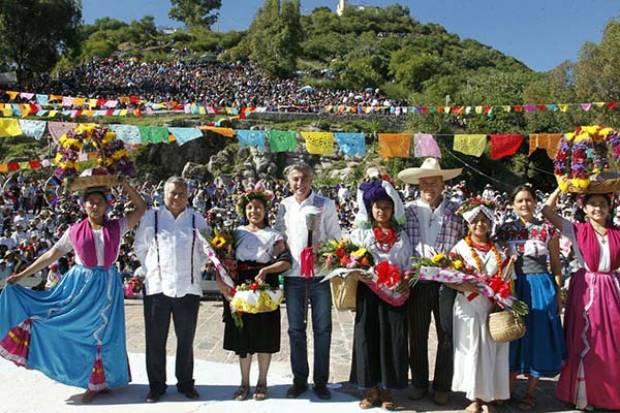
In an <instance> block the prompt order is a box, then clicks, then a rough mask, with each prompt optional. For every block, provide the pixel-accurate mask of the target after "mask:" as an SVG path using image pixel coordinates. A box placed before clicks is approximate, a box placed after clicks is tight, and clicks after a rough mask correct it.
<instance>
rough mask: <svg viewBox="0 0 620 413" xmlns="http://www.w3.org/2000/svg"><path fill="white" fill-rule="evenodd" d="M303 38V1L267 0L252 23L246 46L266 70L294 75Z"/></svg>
mask: <svg viewBox="0 0 620 413" xmlns="http://www.w3.org/2000/svg"><path fill="white" fill-rule="evenodd" d="M302 38H303V30H302V27H301V12H300V3H299V0H265V2H264V3H263V5H262V6H261V8H260V9H259V10H258V13H257V14H256V18H255V19H254V21H253V22H252V25H251V26H250V29H249V31H248V38H247V45H245V46H244V48H247V49H246V50H248V49H249V54H248V56H249V58H250V59H251V60H252V61H254V62H256V63H257V64H258V66H259V67H260V68H262V69H263V70H265V71H267V72H268V73H270V74H272V75H276V76H280V77H290V76H292V75H293V74H294V73H295V70H296V68H297V57H298V56H299V54H300V42H301V40H302ZM239 49H240V50H239V51H243V48H239Z"/></svg>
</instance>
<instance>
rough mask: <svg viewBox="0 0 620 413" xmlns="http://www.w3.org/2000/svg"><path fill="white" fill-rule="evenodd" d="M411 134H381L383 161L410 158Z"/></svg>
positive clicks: (380, 144)
mask: <svg viewBox="0 0 620 413" xmlns="http://www.w3.org/2000/svg"><path fill="white" fill-rule="evenodd" d="M412 138H413V135H412V134H411V133H380V134H379V153H380V154H381V157H382V158H383V159H388V158H394V157H397V158H408V157H409V154H410V153H411V139H412Z"/></svg>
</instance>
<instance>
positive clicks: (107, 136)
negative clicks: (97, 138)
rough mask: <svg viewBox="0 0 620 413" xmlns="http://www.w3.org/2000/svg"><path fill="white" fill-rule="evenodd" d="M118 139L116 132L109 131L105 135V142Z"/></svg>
mask: <svg viewBox="0 0 620 413" xmlns="http://www.w3.org/2000/svg"><path fill="white" fill-rule="evenodd" d="M115 139H116V134H115V133H114V132H111V131H108V132H106V134H105V135H103V143H110V142H112V141H113V140H115Z"/></svg>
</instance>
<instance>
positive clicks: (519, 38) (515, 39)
mask: <svg viewBox="0 0 620 413" xmlns="http://www.w3.org/2000/svg"><path fill="white" fill-rule="evenodd" d="M82 3H83V15H84V21H85V22H87V23H92V22H93V21H95V19H97V18H99V17H104V16H110V17H114V18H117V19H120V20H125V21H130V20H132V19H139V18H140V17H142V16H144V15H146V14H150V15H153V16H155V20H156V22H157V24H158V25H161V26H178V25H179V24H178V23H177V22H174V21H172V20H170V19H169V18H168V10H169V8H170V2H169V0H105V1H101V0H82ZM222 3H223V6H222V9H221V10H220V20H219V22H218V23H217V24H216V26H215V29H217V30H221V31H227V30H243V29H245V28H247V27H248V25H249V24H250V22H251V21H252V19H253V18H254V15H255V14H256V10H257V9H258V7H259V6H260V5H261V4H262V3H263V0H222ZM350 3H353V4H367V5H378V6H384V5H389V4H394V3H400V4H402V5H404V6H407V7H409V9H410V10H411V14H412V15H413V17H414V18H415V19H417V20H418V21H421V22H423V23H429V22H434V23H440V24H441V25H443V26H444V27H446V29H447V30H448V31H450V32H453V33H456V34H458V35H459V36H460V37H461V38H472V39H476V40H478V41H480V42H481V43H484V44H487V45H489V46H492V47H494V48H496V49H498V50H500V51H502V52H504V53H506V54H509V55H511V56H514V57H516V58H517V59H519V60H521V61H522V62H524V63H525V64H527V65H528V66H529V67H531V68H532V69H534V70H539V71H544V70H549V69H552V68H554V67H555V66H557V65H558V64H560V63H562V62H563V61H565V60H573V61H574V60H576V59H577V57H578V55H579V50H580V48H581V46H582V45H583V43H585V42H586V41H591V42H597V43H598V42H599V41H600V40H601V37H602V32H603V28H604V27H605V24H606V23H607V22H608V21H609V20H610V19H613V18H617V17H620V2H618V0H518V1H517V0H496V1H493V0H407V1H405V0H400V1H397V0H366V1H363V0H357V1H350ZM301 4H302V11H303V12H304V14H307V13H309V12H310V11H311V10H312V9H314V8H315V7H319V6H328V7H331V8H332V9H335V6H336V4H337V0H327V1H326V0H302V1H301Z"/></svg>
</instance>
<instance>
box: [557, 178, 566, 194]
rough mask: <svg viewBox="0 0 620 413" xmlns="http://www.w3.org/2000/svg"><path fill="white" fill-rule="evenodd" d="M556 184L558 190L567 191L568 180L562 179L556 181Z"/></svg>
mask: <svg viewBox="0 0 620 413" xmlns="http://www.w3.org/2000/svg"><path fill="white" fill-rule="evenodd" d="M558 186H559V187H560V191H562V192H566V191H568V182H567V181H566V180H565V179H562V180H561V181H559V182H558Z"/></svg>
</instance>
